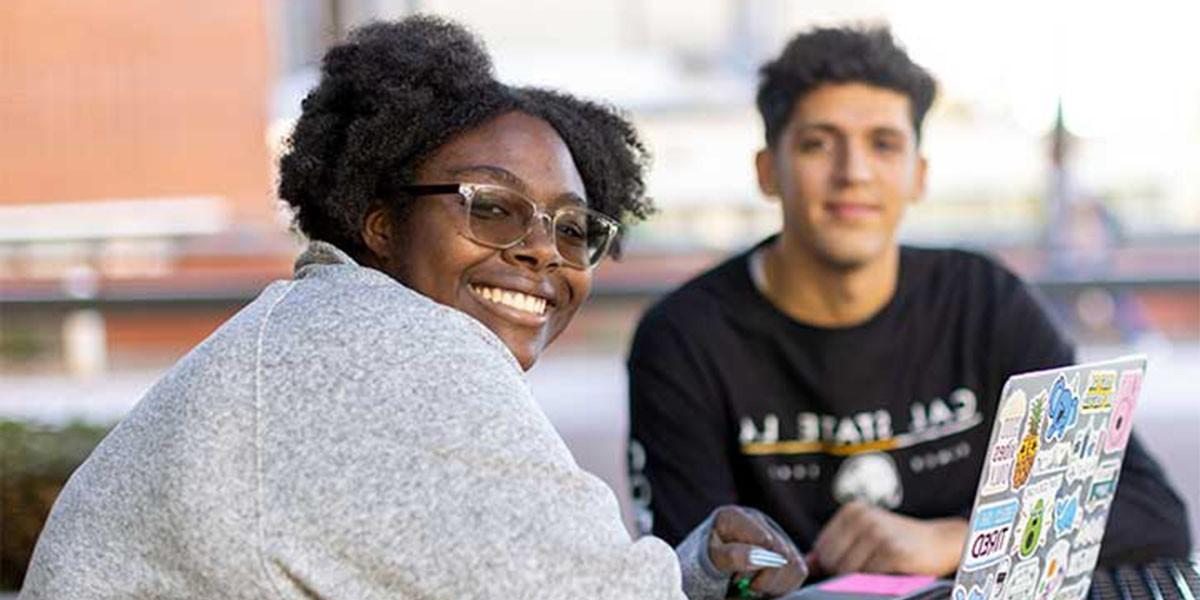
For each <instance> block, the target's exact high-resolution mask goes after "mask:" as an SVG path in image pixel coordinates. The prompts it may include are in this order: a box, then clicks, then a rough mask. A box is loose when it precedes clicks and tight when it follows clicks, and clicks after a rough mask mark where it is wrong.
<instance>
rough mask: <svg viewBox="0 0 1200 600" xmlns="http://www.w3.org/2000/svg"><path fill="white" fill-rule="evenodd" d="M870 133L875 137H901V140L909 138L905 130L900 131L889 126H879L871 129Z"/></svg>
mask: <svg viewBox="0 0 1200 600" xmlns="http://www.w3.org/2000/svg"><path fill="white" fill-rule="evenodd" d="M871 133H873V134H875V135H880V134H884V135H894V136H897V137H902V138H909V137H911V136H910V135H909V133H908V131H907V130H904V129H900V128H899V127H892V126H891V125H880V126H879V127H872V128H871Z"/></svg>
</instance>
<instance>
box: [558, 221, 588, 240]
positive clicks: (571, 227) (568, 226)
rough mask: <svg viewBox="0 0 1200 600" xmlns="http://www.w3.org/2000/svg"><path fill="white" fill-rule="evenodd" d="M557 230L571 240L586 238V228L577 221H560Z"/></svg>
mask: <svg viewBox="0 0 1200 600" xmlns="http://www.w3.org/2000/svg"><path fill="white" fill-rule="evenodd" d="M558 232H559V234H561V235H565V236H567V237H568V238H570V239H573V240H582V239H585V238H587V229H586V228H584V227H582V226H580V225H579V224H577V223H562V224H560V225H559V226H558Z"/></svg>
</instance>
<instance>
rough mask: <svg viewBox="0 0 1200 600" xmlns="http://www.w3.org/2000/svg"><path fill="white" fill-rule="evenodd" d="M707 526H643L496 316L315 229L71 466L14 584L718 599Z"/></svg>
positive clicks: (721, 586)
mask: <svg viewBox="0 0 1200 600" xmlns="http://www.w3.org/2000/svg"><path fill="white" fill-rule="evenodd" d="M707 528H708V525H707V524H706V525H702V526H701V527H700V528H698V529H697V531H696V532H694V534H693V535H692V536H691V537H690V538H689V540H688V541H686V542H685V543H684V544H683V545H681V546H680V549H679V555H678V557H677V555H676V553H675V552H674V551H673V550H672V549H671V548H670V547H669V546H667V545H666V544H665V543H663V542H662V541H661V540H658V539H655V538H643V539H641V540H638V541H637V542H633V541H632V540H630V538H629V536H628V534H627V533H626V531H625V529H624V527H623V526H622V523H621V519H620V516H619V511H618V508H617V502H616V499H615V497H614V495H613V493H612V491H611V490H609V489H608V487H606V486H605V484H604V483H603V482H601V481H600V480H599V479H597V478H596V477H594V476H592V475H590V474H588V473H586V472H585V471H583V470H582V469H580V468H579V466H578V465H576V464H575V461H574V460H573V459H572V457H571V455H570V453H569V452H568V450H567V448H566V446H565V445H564V444H563V441H562V439H561V438H560V437H559V436H558V434H557V433H556V432H555V431H554V429H553V428H552V427H551V425H550V423H549V421H548V420H547V419H546V417H545V415H544V414H543V413H542V412H541V410H540V409H539V408H538V407H537V405H536V404H535V403H534V400H533V398H532V396H531V394H530V391H529V388H528V386H527V384H526V382H525V380H524V377H523V373H522V371H521V368H520V366H519V365H518V363H517V362H516V360H515V359H514V358H513V356H512V355H511V354H510V353H509V352H508V349H507V348H506V347H505V346H504V345H503V343H502V342H501V341H500V340H499V339H498V338H497V337H496V336H495V335H493V334H492V333H491V331H489V330H488V329H487V328H486V327H484V326H483V325H482V324H480V323H479V322H477V321H475V320H474V319H472V318H470V317H468V316H466V315H464V314H462V313H460V312H458V311H455V310H453V309H451V308H448V307H445V306H442V305H439V304H437V303H434V302H433V301H431V300H429V299H427V298H425V297H424V296H421V295H420V294H418V293H416V292H414V291H412V290H410V289H408V288H406V287H404V286H402V285H400V284H399V283H397V282H396V281H395V280H393V279H391V278H390V277H388V276H387V275H385V274H384V273H381V272H379V271H375V270H372V269H367V268H364V267H361V266H358V265H356V264H354V262H353V261H352V260H351V259H350V258H349V257H348V256H347V255H345V254H344V253H342V252H341V251H340V250H338V249H336V248H334V247H333V246H331V245H328V244H324V243H319V242H315V243H313V244H312V245H311V246H310V247H309V249H308V250H307V251H306V252H305V253H304V254H303V255H302V256H301V257H300V258H299V259H298V260H297V263H296V272H295V278H294V279H293V280H291V281H280V282H275V283H273V284H271V285H270V286H268V287H267V288H266V289H265V290H264V291H263V293H262V294H261V295H260V296H259V297H258V298H257V299H256V300H254V301H253V302H252V303H250V304H249V305H248V306H246V308H244V309H243V310H242V311H241V312H239V313H238V314H237V315H236V316H234V317H233V318H232V319H230V320H229V321H228V322H226V323H225V324H224V325H222V326H221V328H220V329H218V330H217V331H216V332H215V333H214V334H213V335H212V336H211V337H209V338H208V339H207V340H205V341H204V342H203V343H201V344H200V345H199V346H197V347H196V348H195V349H194V350H192V352H190V353H189V354H188V355H187V356H185V357H184V358H183V359H181V360H180V361H179V363H178V364H176V365H175V366H174V367H173V368H172V369H171V370H170V371H168V372H167V373H166V375H164V376H163V378H162V379H161V380H160V381H159V382H158V383H156V384H155V385H154V387H153V388H151V390H150V391H149V392H148V393H147V394H146V396H145V398H143V399H142V400H141V402H140V403H139V404H138V405H137V406H136V407H135V408H134V409H133V410H132V411H131V412H130V414H129V415H128V416H127V417H126V418H125V419H124V420H123V421H122V422H121V423H120V424H119V425H118V426H117V427H116V428H115V429H114V430H113V431H112V433H110V434H109V436H108V437H107V438H106V439H105V440H104V441H103V442H102V443H101V444H100V445H99V446H98V447H97V448H96V450H95V451H94V452H93V453H92V455H91V456H90V457H89V458H88V460H87V461H86V462H85V463H84V464H83V466H81V467H80V468H79V469H78V470H77V471H76V472H75V474H74V475H73V476H72V477H71V479H70V481H69V482H68V483H67V486H66V487H65V489H64V490H63V492H62V495H61V496H60V497H59V498H58V501H57V502H56V503H55V505H54V509H53V510H52V512H51V514H50V518H49V520H48V522H47V524H46V527H45V529H44V530H43V532H42V536H41V538H40V539H39V540H38V545H37V548H36V550H35V552H34V556H33V561H32V565H31V567H30V570H29V573H28V576H27V578H26V582H25V587H24V589H23V591H22V594H21V598H24V599H27V600H34V599H40V598H55V599H58V598H297V599H301V598H329V599H332V598H345V599H352V600H367V599H371V598H422V599H424V598H455V599H457V598H603V599H610V598H612V599H620V598H629V599H638V600H644V599H658V598H661V599H676V600H678V599H682V598H683V597H684V593H683V591H682V590H683V587H684V586H686V587H687V589H688V594H689V595H690V596H691V597H692V598H718V597H720V596H721V595H722V594H723V592H724V591H725V586H726V583H727V581H728V578H727V577H726V576H724V575H721V574H720V573H718V572H717V571H716V570H715V569H714V568H713V567H712V564H711V563H710V562H708V556H707V552H706V550H705V548H706V545H705V541H706V539H707V531H708V529H707ZM681 567H682V572H683V579H682V581H681Z"/></svg>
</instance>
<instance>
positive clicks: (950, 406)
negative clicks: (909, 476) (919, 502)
mask: <svg viewBox="0 0 1200 600" xmlns="http://www.w3.org/2000/svg"><path fill="white" fill-rule="evenodd" d="M908 416H909V422H908V431H904V432H899V433H897V432H895V431H893V420H892V415H891V413H889V412H888V411H885V410H875V411H865V412H859V413H854V414H850V415H826V414H817V413H812V412H801V413H798V414H796V416H795V417H794V420H793V421H792V422H791V423H784V422H782V421H781V419H780V418H779V415H777V414H775V413H766V414H764V415H763V416H762V417H761V418H759V419H755V418H752V417H743V418H742V420H741V428H740V432H739V436H738V437H739V442H740V444H741V450H742V454H746V455H751V456H765V455H799V454H829V455H834V456H852V455H855V454H863V453H866V452H881V451H888V450H896V449H900V448H907V447H909V446H914V445H917V444H921V443H924V442H930V441H934V440H938V439H941V438H945V437H948V436H951V435H954V434H957V433H962V432H964V431H967V430H969V429H971V428H973V427H975V426H977V425H979V424H980V423H982V422H983V415H982V414H980V413H979V403H978V401H977V399H976V396H975V392H973V391H971V390H970V389H969V388H965V387H961V388H958V389H955V390H954V391H953V392H951V393H950V395H949V400H943V399H941V398H934V399H933V400H931V401H929V402H927V403H925V402H914V403H912V404H911V405H910V406H909V415H908ZM781 430H786V431H789V432H794V434H792V435H790V436H788V437H785V436H784V435H782V434H781Z"/></svg>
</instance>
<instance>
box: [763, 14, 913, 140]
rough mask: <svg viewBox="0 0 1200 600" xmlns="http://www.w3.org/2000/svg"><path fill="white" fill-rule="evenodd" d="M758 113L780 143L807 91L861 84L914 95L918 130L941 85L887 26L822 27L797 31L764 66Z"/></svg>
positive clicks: (769, 134) (771, 136) (768, 134)
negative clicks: (909, 54) (797, 103)
mask: <svg viewBox="0 0 1200 600" xmlns="http://www.w3.org/2000/svg"><path fill="white" fill-rule="evenodd" d="M759 75H760V78H761V79H760V82H759V86H758V97H757V101H758V112H759V114H761V115H762V119H763V125H764V126H765V129H766V141H767V146H768V147H772V148H773V147H774V146H775V143H776V142H778V141H779V136H780V135H781V134H782V133H783V130H784V129H785V128H786V127H787V124H788V120H789V119H791V116H792V110H793V109H794V108H795V106H796V102H798V101H799V100H800V99H801V98H803V97H804V95H805V94H807V93H809V92H811V91H812V90H814V89H816V88H818V87H820V86H821V85H822V84H826V83H850V82H861V83H867V84H870V85H874V86H878V87H882V88H887V89H890V90H895V91H897V92H900V93H901V94H904V95H905V96H908V99H909V106H910V108H911V110H912V124H913V131H914V132H916V135H917V141H918V142H919V141H920V139H921V123H922V122H923V121H924V120H925V113H926V112H928V111H929V107H930V105H931V104H933V97H934V94H935V92H936V88H937V84H936V83H935V82H934V79H933V76H932V75H930V74H929V72H928V71H926V70H925V69H923V68H921V67H920V66H919V65H917V64H916V63H914V62H913V61H912V60H911V59H909V57H908V53H906V52H905V51H904V48H902V47H901V46H900V45H899V44H897V43H896V40H895V39H894V38H893V37H892V32H891V30H889V29H888V28H886V27H867V28H860V27H835V28H818V29H813V30H811V31H807V32H804V33H801V34H799V35H797V36H796V37H794V38H792V39H791V41H789V42H788V44H787V46H785V47H784V49H783V52H782V53H780V55H779V58H776V59H775V60H773V61H771V62H768V63H767V64H765V65H763V66H762V69H760V70H759Z"/></svg>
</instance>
